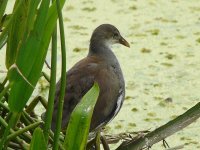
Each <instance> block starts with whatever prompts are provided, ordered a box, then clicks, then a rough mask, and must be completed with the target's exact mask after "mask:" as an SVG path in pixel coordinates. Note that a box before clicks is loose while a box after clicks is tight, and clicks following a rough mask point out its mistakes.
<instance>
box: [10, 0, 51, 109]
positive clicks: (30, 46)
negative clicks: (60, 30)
mask: <svg viewBox="0 0 200 150" xmlns="http://www.w3.org/2000/svg"><path fill="white" fill-rule="evenodd" d="M49 3H50V1H49V0H43V1H42V3H41V5H40V8H39V10H38V15H37V17H36V20H35V24H34V28H33V30H32V31H31V32H30V35H29V37H28V38H27V39H26V40H23V43H22V45H21V47H20V48H19V51H18V54H17V58H16V62H15V64H16V65H15V67H14V68H13V67H12V68H11V72H9V80H10V82H11V92H10V97H9V101H8V103H9V107H10V109H11V111H17V112H19V111H21V110H22V109H23V107H24V106H25V104H26V102H27V101H28V99H29V97H30V95H31V94H32V92H33V89H34V88H33V86H35V85H36V82H37V80H38V79H39V77H40V73H41V70H42V66H43V63H44V62H43V63H38V62H37V59H38V57H40V58H41V57H43V56H42V55H41V52H42V51H47V48H46V49H40V48H39V47H40V45H41V44H43V43H42V37H43V34H44V32H49V31H47V30H45V26H46V20H47V15H48V9H49ZM36 62H37V65H36V66H35V64H36ZM31 71H33V72H34V73H33V74H34V77H33V75H31V74H30V73H31ZM29 75H30V76H32V77H33V78H31V77H30V76H29ZM18 100H20V101H21V102H20V103H19V102H18Z"/></svg>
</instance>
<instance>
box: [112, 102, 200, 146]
mask: <svg viewBox="0 0 200 150" xmlns="http://www.w3.org/2000/svg"><path fill="white" fill-rule="evenodd" d="M199 117H200V102H199V103H197V104H196V105H195V106H193V107H192V108H190V109H189V110H188V111H186V112H185V113H184V114H182V115H180V116H178V117H177V118H176V119H174V120H171V121H170V122H168V123H167V124H165V125H163V126H161V127H159V128H157V129H156V130H154V131H152V132H150V133H148V134H146V135H145V136H143V137H140V138H139V139H137V140H131V141H125V142H123V143H122V144H121V145H120V146H119V147H118V148H117V149H116V150H141V149H144V148H149V147H151V146H152V145H153V144H155V143H157V142H159V141H161V140H164V139H165V138H166V137H168V136H170V135H172V134H174V133H176V132H178V131H180V130H181V129H183V128H185V127H187V126H188V125H190V124H191V123H192V122H194V121H195V120H197V119H198V118H199Z"/></svg>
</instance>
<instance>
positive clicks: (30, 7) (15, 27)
mask: <svg viewBox="0 0 200 150" xmlns="http://www.w3.org/2000/svg"><path fill="white" fill-rule="evenodd" d="M20 1H22V5H21V7H20V10H19V11H18V12H17V13H15V14H14V15H13V21H12V24H11V25H10V27H9V29H8V30H9V31H8V42H7V49H6V67H7V69H9V67H10V66H11V65H12V64H13V63H14V62H15V60H16V56H17V52H18V49H19V48H20V47H21V44H22V43H23V42H22V41H25V40H26V39H27V36H28V35H29V33H30V31H31V29H32V28H33V25H34V21H35V18H34V17H35V16H36V13H37V11H36V10H37V7H38V4H39V2H40V0H31V1H30V0H29V1H25V0H17V1H16V2H15V7H14V10H13V12H14V11H15V10H16V9H17V6H18V4H19V2H20Z"/></svg>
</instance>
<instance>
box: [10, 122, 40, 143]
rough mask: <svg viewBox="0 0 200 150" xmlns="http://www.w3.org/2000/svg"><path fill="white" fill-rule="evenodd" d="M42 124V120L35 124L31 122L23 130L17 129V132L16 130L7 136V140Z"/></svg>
mask: <svg viewBox="0 0 200 150" xmlns="http://www.w3.org/2000/svg"><path fill="white" fill-rule="evenodd" d="M40 124H41V122H35V123H33V124H30V125H29V126H26V127H25V128H23V129H21V130H17V131H16V132H14V133H12V134H10V135H9V136H7V138H6V141H9V140H12V139H13V138H15V137H17V136H19V135H21V134H23V133H24V132H26V131H29V130H30V129H35V128H36V127H38V126H39V125H40Z"/></svg>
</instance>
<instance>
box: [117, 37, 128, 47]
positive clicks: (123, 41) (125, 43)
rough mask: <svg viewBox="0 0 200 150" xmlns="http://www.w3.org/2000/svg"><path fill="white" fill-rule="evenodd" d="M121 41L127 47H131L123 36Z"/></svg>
mask: <svg viewBox="0 0 200 150" xmlns="http://www.w3.org/2000/svg"><path fill="white" fill-rule="evenodd" d="M119 43H120V44H122V45H124V46H126V47H130V44H129V43H128V42H127V41H126V40H125V39H124V38H123V37H122V36H121V38H120V39H119Z"/></svg>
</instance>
